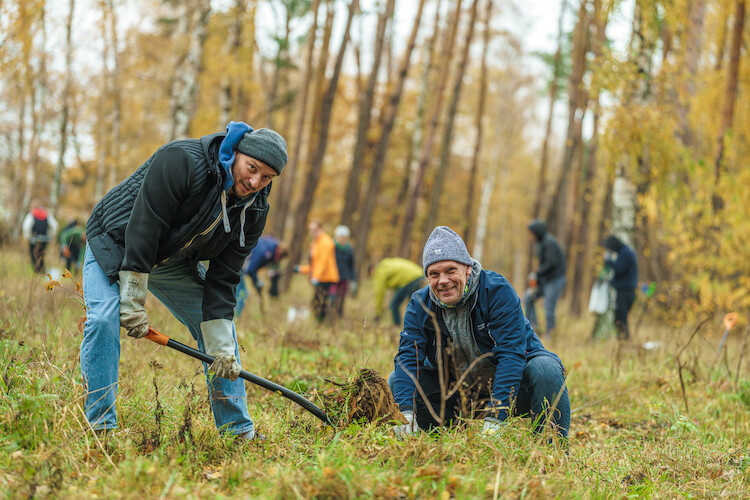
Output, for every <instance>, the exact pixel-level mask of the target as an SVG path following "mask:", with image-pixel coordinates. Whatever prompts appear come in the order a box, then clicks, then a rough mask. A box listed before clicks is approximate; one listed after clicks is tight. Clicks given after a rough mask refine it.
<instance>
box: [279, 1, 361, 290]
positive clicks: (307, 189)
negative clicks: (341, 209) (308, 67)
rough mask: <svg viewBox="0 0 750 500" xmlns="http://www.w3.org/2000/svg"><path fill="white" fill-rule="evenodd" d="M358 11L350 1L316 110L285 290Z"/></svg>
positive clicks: (317, 176)
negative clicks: (316, 127) (312, 144)
mask: <svg viewBox="0 0 750 500" xmlns="http://www.w3.org/2000/svg"><path fill="white" fill-rule="evenodd" d="M358 8H359V0H352V2H351V3H350V4H349V15H348V17H347V19H346V27H345V28H344V35H343V38H342V40H341V45H340V46H339V51H338V55H337V56H336V64H335V65H334V67H333V74H332V75H331V78H330V80H329V81H328V87H327V89H326V92H325V94H324V95H323V100H322V103H321V108H320V118H319V130H318V133H317V139H318V140H317V143H316V145H315V149H314V155H313V158H312V160H313V161H311V162H310V168H309V169H308V171H307V176H306V178H305V182H304V190H303V193H302V198H301V199H300V202H299V204H298V205H297V209H296V211H295V218H294V229H293V231H292V239H291V241H292V244H291V248H290V251H289V264H288V265H287V269H286V273H285V274H284V283H283V286H282V288H284V289H286V288H287V287H288V286H289V282H290V280H291V277H292V273H293V271H294V266H295V264H297V263H298V262H299V261H300V259H301V258H302V252H303V245H302V242H303V241H304V239H305V233H306V232H307V218H308V216H309V214H310V207H312V202H313V197H314V196H315V189H316V188H317V187H318V181H319V180H320V174H321V171H322V170H323V158H324V157H325V152H326V146H327V144H328V128H329V125H330V124H331V114H332V110H333V102H334V98H335V96H336V87H337V86H338V81H339V76H340V75H341V66H342V65H343V62H344V54H345V53H346V47H347V45H348V43H349V38H350V30H351V27H352V21H353V20H354V15H355V14H356V12H357V9H358Z"/></svg>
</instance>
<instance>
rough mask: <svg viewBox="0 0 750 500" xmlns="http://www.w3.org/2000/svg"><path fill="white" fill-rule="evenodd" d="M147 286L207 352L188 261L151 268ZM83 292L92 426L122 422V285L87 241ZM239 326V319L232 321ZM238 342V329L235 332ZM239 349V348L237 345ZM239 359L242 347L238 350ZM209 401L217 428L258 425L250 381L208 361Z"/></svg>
mask: <svg viewBox="0 0 750 500" xmlns="http://www.w3.org/2000/svg"><path fill="white" fill-rule="evenodd" d="M148 289H149V290H150V291H151V293H152V294H154V296H155V297H156V298H157V299H159V301H160V302H161V303H162V304H164V305H165V306H166V307H167V309H169V311H170V312H171V313H172V314H173V315H174V316H175V317H176V318H177V319H178V320H179V321H180V322H181V323H182V324H183V325H185V326H186V327H187V328H188V330H190V333H191V335H192V336H193V339H194V340H196V341H197V343H198V349H199V350H201V351H203V336H202V334H201V330H200V323H201V321H203V284H202V283H201V282H200V281H198V280H197V278H196V277H195V274H194V273H193V271H192V269H190V266H189V264H188V262H187V261H185V260H183V261H178V262H175V263H170V264H167V265H163V266H159V267H157V268H156V269H153V270H152V271H151V274H150V275H149V280H148ZM83 297H84V301H85V303H86V322H85V325H84V329H83V342H82V343H81V373H82V375H83V382H84V388H85V391H86V393H85V401H84V410H85V413H86V418H87V419H88V421H89V422H90V423H91V427H92V428H94V429H96V430H99V429H114V428H116V427H117V413H116V410H115V397H116V395H117V379H118V376H119V363H120V286H119V284H118V283H113V284H110V282H109V278H108V277H107V276H106V275H105V274H104V271H102V268H101V267H100V266H99V263H98V262H97V261H96V259H95V258H94V254H93V253H91V249H90V248H89V247H88V245H87V246H86V255H85V257H84V263H83ZM232 327H233V330H234V324H233V325H232ZM234 336H235V343H236V340H237V332H236V331H234ZM235 349H236V348H235ZM235 356H236V357H237V359H238V360H239V359H240V357H239V350H237V349H236V350H235ZM203 371H204V373H205V374H206V382H207V384H208V392H209V400H210V403H211V410H213V414H214V421H215V423H216V427H217V428H219V430H220V432H222V433H230V434H242V433H244V432H248V431H251V430H253V428H254V426H253V421H252V420H250V414H249V413H248V410H247V394H246V392H245V382H244V381H243V380H242V379H237V380H235V381H234V382H232V381H230V380H228V379H225V378H221V377H217V376H215V375H213V374H212V376H211V377H209V376H208V366H207V365H206V364H205V363H203Z"/></svg>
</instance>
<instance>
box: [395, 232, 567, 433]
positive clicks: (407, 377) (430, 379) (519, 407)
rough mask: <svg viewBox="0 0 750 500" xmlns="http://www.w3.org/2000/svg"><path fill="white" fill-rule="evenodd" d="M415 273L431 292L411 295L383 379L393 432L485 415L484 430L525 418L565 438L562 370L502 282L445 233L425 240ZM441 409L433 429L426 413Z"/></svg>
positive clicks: (537, 427)
mask: <svg viewBox="0 0 750 500" xmlns="http://www.w3.org/2000/svg"><path fill="white" fill-rule="evenodd" d="M422 268H423V271H424V274H425V276H427V280H428V282H429V285H428V286H426V287H425V288H423V289H421V290H419V291H417V292H416V293H414V295H412V298H411V301H410V302H409V306H408V307H407V308H406V315H405V317H404V327H403V330H402V332H401V336H400V342H399V348H398V353H397V354H396V357H395V359H394V363H395V370H394V371H393V372H392V373H391V375H390V377H389V379H388V382H389V385H390V387H391V392H393V395H394V398H395V400H396V403H397V404H398V406H399V408H400V409H401V412H402V413H403V414H404V416H405V417H406V420H407V422H408V423H407V424H404V425H399V426H395V427H394V431H395V432H396V434H397V435H398V436H400V437H404V436H407V435H410V434H414V433H416V432H417V431H419V430H420V429H424V430H431V429H433V428H435V427H439V426H441V425H444V426H450V425H456V424H457V423H458V422H459V421H460V420H462V419H464V418H483V419H484V423H483V432H484V433H485V434H496V433H498V432H501V431H502V428H503V426H504V425H505V422H506V420H507V419H508V417H510V416H515V415H518V416H529V417H531V421H532V428H533V430H534V432H537V433H538V432H542V431H543V429H544V428H545V427H547V426H551V427H552V429H553V430H554V431H555V432H556V433H557V434H558V436H559V437H560V438H561V439H563V440H564V441H565V440H566V439H567V436H568V429H569V427H570V400H569V398H568V390H567V388H566V382H565V368H564V367H563V365H562V362H561V361H560V358H559V357H557V355H556V354H554V353H552V352H550V351H548V350H547V349H545V348H544V345H542V342H541V341H540V340H539V337H538V336H537V334H536V333H535V332H534V330H533V329H532V328H531V325H530V324H529V321H528V320H527V319H526V318H525V317H524V315H523V310H522V309H521V299H520V298H519V297H518V294H517V293H516V291H515V290H514V289H513V287H512V286H511V284H510V283H509V282H508V280H506V279H505V278H504V277H503V276H501V275H500V274H498V273H495V272H493V271H487V270H484V269H482V265H481V264H480V263H479V262H478V261H476V260H474V259H472V258H471V256H470V255H469V252H468V250H467V249H466V244H465V243H464V241H463V240H462V239H461V237H460V236H459V235H458V234H456V233H455V232H454V231H453V230H452V229H450V228H449V227H446V226H438V227H436V228H435V229H434V230H433V231H432V234H431V235H430V237H429V238H428V239H427V243H426V244H425V246H424V251H423V256H422ZM441 379H442V380H441ZM417 384H419V387H420V389H421V390H418V389H417ZM441 389H444V390H445V391H446V392H445V393H443V392H442V391H441ZM454 389H455V390H454ZM450 391H453V393H452V394H451V393H450ZM443 403H445V419H444V421H443V422H438V421H437V420H436V419H435V417H434V416H433V414H432V412H431V411H430V409H432V410H433V411H434V412H435V413H436V414H438V415H439V414H440V409H441V404H443Z"/></svg>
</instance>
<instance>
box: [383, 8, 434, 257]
mask: <svg viewBox="0 0 750 500" xmlns="http://www.w3.org/2000/svg"><path fill="white" fill-rule="evenodd" d="M441 5H442V0H437V3H436V5H435V19H434V20H433V23H432V25H433V27H434V28H433V30H432V35H430V39H429V41H428V42H427V43H426V44H425V45H426V46H427V55H426V57H424V61H423V63H422V72H421V75H420V78H419V82H420V90H419V98H418V99H417V112H416V116H415V118H414V122H413V123H414V125H413V131H414V132H413V134H412V136H411V144H410V147H409V158H408V161H407V162H406V167H407V168H406V171H405V172H404V176H405V177H404V184H403V186H404V189H405V192H404V193H403V194H401V195H400V196H399V197H398V199H397V200H396V203H397V205H396V207H395V209H394V211H393V212H394V214H393V221H394V223H393V226H394V227H396V226H397V224H398V221H399V219H400V218H401V214H403V213H404V211H405V209H404V205H405V204H406V203H407V202H408V194H409V192H410V191H411V189H412V188H411V186H412V184H413V182H414V178H415V177H416V175H417V171H418V170H419V152H420V151H421V150H422V138H423V132H424V117H425V107H426V105H427V96H428V94H429V93H430V89H431V85H430V81H431V78H430V75H431V74H432V70H433V66H434V62H435V52H436V51H437V46H438V38H439V37H440V9H441ZM399 243H400V242H399ZM388 255H390V252H389V253H388Z"/></svg>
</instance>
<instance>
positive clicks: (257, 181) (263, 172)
mask: <svg viewBox="0 0 750 500" xmlns="http://www.w3.org/2000/svg"><path fill="white" fill-rule="evenodd" d="M232 176H233V177H234V184H232V187H231V188H230V189H229V192H228V193H227V194H230V195H234V196H236V197H237V198H247V197H248V196H250V195H251V194H254V193H257V192H258V191H260V190H261V189H263V188H264V187H266V186H268V184H269V183H270V182H271V181H272V180H273V178H274V177H276V171H275V170H274V169H272V168H271V167H269V166H268V165H266V164H265V163H263V162H262V161H260V160H257V159H255V158H253V157H252V156H248V155H246V154H243V153H240V152H239V151H235V154H234V163H233V164H232Z"/></svg>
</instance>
